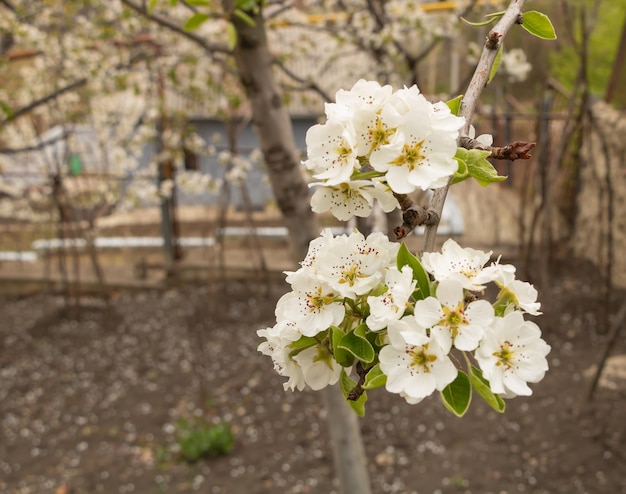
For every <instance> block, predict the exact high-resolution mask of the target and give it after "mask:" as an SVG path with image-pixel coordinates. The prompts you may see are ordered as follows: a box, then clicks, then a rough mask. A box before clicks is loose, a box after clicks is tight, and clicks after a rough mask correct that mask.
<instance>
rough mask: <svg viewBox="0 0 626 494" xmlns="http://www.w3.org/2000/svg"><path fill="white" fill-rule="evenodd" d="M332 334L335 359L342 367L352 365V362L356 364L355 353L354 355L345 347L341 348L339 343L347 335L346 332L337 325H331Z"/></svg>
mask: <svg viewBox="0 0 626 494" xmlns="http://www.w3.org/2000/svg"><path fill="white" fill-rule="evenodd" d="M330 335H331V342H332V345H333V355H334V357H335V360H336V361H337V363H338V364H339V365H341V366H342V367H350V366H351V365H352V364H354V355H352V354H351V353H350V352H348V351H347V350H344V349H343V348H339V343H340V342H341V339H342V338H343V337H344V336H345V335H346V333H344V332H343V331H342V330H341V329H340V328H338V327H337V326H331V327H330Z"/></svg>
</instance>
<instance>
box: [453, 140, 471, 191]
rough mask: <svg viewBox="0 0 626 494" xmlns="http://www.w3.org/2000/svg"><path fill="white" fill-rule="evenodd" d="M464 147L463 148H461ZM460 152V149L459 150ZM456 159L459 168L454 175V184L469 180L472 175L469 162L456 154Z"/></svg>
mask: <svg viewBox="0 0 626 494" xmlns="http://www.w3.org/2000/svg"><path fill="white" fill-rule="evenodd" d="M461 149H463V148H461ZM457 154H458V151H457ZM454 159H455V160H456V162H457V163H458V164H459V167H458V169H457V170H456V172H454V177H452V182H451V183H452V185H454V184H458V183H459V182H463V180H467V179H468V178H469V177H470V174H469V170H468V169H467V163H465V161H463V160H462V159H461V158H459V157H458V156H455V157H454Z"/></svg>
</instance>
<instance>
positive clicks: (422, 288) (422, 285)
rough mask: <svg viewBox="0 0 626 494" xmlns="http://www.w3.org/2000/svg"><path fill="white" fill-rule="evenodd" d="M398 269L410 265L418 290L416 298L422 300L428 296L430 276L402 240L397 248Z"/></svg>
mask: <svg viewBox="0 0 626 494" xmlns="http://www.w3.org/2000/svg"><path fill="white" fill-rule="evenodd" d="M397 264H398V269H399V270H402V267H403V266H410V267H411V269H412V270H413V279H414V280H416V281H417V287H418V289H419V290H418V291H417V293H416V295H417V298H416V300H422V299H425V298H426V297H429V296H430V278H429V277H428V273H427V272H426V270H425V269H424V266H422V263H421V262H420V261H419V259H418V258H417V257H415V256H414V255H413V254H411V252H410V251H409V249H408V248H407V246H406V245H405V244H404V242H402V244H401V245H400V249H399V250H398V258H397Z"/></svg>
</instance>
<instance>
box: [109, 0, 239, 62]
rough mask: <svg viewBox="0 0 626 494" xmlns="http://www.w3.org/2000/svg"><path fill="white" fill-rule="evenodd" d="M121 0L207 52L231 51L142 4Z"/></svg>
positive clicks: (130, 7) (228, 52)
mask: <svg viewBox="0 0 626 494" xmlns="http://www.w3.org/2000/svg"><path fill="white" fill-rule="evenodd" d="M121 1H122V3H123V4H124V5H126V6H127V7H128V8H129V9H131V10H134V11H135V12H137V13H138V14H139V15H141V16H142V17H145V18H146V19H148V20H150V21H152V22H155V23H156V24H158V25H159V26H161V27H165V28H167V29H169V30H170V31H173V32H175V33H178V34H180V35H181V36H183V37H185V38H187V39H188V40H190V41H193V42H194V43H196V44H197V45H199V46H200V47H201V48H203V49H204V50H205V51H206V52H207V53H227V54H230V53H231V50H229V49H228V47H227V46H226V45H222V44H218V43H209V42H208V41H207V40H205V39H204V38H202V37H200V36H198V35H197V34H194V33H192V32H188V31H185V30H184V29H183V28H182V27H181V26H179V25H178V24H176V23H175V22H172V21H171V20H169V19H166V18H165V17H161V16H159V15H156V14H150V13H148V11H147V10H145V9H144V8H143V7H142V6H140V5H137V4H135V3H134V2H131V0H121Z"/></svg>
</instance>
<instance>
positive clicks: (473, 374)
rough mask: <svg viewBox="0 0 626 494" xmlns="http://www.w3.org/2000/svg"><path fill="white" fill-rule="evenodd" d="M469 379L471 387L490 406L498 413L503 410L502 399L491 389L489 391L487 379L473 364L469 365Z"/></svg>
mask: <svg viewBox="0 0 626 494" xmlns="http://www.w3.org/2000/svg"><path fill="white" fill-rule="evenodd" d="M469 379H470V382H471V384H472V387H473V388H474V389H475V390H476V392H477V393H478V394H479V395H480V396H481V398H482V399H483V400H485V401H486V402H487V404H488V405H489V406H490V407H491V408H493V409H494V410H495V411H496V412H499V413H503V412H504V408H505V406H506V404H505V403H504V400H503V399H502V398H501V397H500V396H498V395H497V394H494V393H493V391H491V388H490V387H489V381H487V379H485V378H484V377H483V373H482V372H481V371H480V369H478V368H477V367H474V366H473V365H470V368H469Z"/></svg>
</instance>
